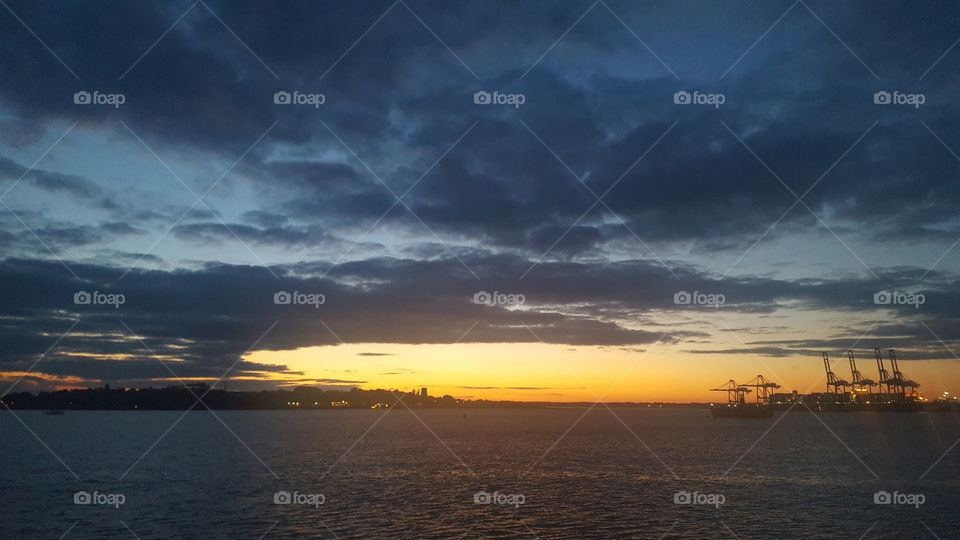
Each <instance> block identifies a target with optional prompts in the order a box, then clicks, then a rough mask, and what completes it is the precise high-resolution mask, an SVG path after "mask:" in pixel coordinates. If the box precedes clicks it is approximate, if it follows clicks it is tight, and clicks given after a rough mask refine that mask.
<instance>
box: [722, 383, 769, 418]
mask: <svg viewBox="0 0 960 540" xmlns="http://www.w3.org/2000/svg"><path fill="white" fill-rule="evenodd" d="M776 388H780V385H779V384H777V383H774V382H770V381H768V380H766V379H764V378H763V375H757V376H756V377H754V378H753V380H751V381H750V382H748V383H745V384H738V383H737V382H736V381H734V380H733V379H730V380H729V381H727V384H725V385H721V386H719V387H717V388H711V389H710V391H711V392H726V393H727V403H726V404H725V405H711V406H710V412H711V413H712V414H713V417H714V418H772V417H773V407H772V406H771V405H770V393H771V392H772V391H773V390H774V389H776ZM750 393H754V395H755V396H756V402H755V403H747V394H750Z"/></svg>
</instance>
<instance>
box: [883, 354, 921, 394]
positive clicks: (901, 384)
mask: <svg viewBox="0 0 960 540" xmlns="http://www.w3.org/2000/svg"><path fill="white" fill-rule="evenodd" d="M889 353H890V366H891V367H892V368H893V378H892V379H891V382H892V383H893V386H894V389H895V390H896V392H897V395H898V396H899V397H900V399H901V400H905V399H906V397H907V388H909V389H910V393H911V394H914V393H916V389H917V387H918V386H920V384H919V383H917V382H916V381H912V380H910V379H906V378H904V376H903V372H902V371H900V366H899V364H897V354H896V353H895V352H894V350H893V349H890V350H889Z"/></svg>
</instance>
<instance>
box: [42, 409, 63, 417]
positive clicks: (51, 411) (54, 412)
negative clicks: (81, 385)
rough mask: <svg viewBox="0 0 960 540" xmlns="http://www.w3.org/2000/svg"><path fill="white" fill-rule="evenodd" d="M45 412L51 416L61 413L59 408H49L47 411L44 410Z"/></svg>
mask: <svg viewBox="0 0 960 540" xmlns="http://www.w3.org/2000/svg"><path fill="white" fill-rule="evenodd" d="M46 414H48V415H51V416H56V415H61V414H63V411H61V410H60V409H50V410H49V411H47V412H46Z"/></svg>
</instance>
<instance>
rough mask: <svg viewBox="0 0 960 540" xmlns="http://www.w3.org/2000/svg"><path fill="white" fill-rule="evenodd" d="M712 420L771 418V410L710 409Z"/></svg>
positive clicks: (760, 408)
mask: <svg viewBox="0 0 960 540" xmlns="http://www.w3.org/2000/svg"><path fill="white" fill-rule="evenodd" d="M710 412H711V413H713V417H714V418H772V417H773V409H772V408H770V407H751V406H739V407H722V406H721V407H711V408H710Z"/></svg>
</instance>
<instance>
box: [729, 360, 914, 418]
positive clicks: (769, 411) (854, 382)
mask: <svg viewBox="0 0 960 540" xmlns="http://www.w3.org/2000/svg"><path fill="white" fill-rule="evenodd" d="M873 351H874V356H875V358H876V362H877V375H878V378H877V379H876V380H874V379H871V378H869V377H867V376H865V375H864V374H863V373H862V372H861V371H860V369H859V368H858V367H857V359H856V356H855V354H854V351H853V350H848V351H847V361H848V362H849V365H850V380H847V379H843V378H840V377H839V376H837V374H836V373H834V371H833V368H832V366H831V365H830V356H829V355H828V354H827V353H826V352H824V353H821V358H822V360H823V369H824V374H825V375H826V391H825V392H822V393H821V392H817V393H810V394H805V395H804V394H798V393H797V392H796V391H793V392H792V393H775V392H774V390H776V389H777V388H780V385H779V384H777V383H774V382H771V381H768V380H767V379H765V378H764V377H763V375H757V376H756V377H754V378H753V379H751V380H750V381H748V382H746V383H737V382H736V381H734V380H733V379H731V380H729V381H728V382H727V383H726V384H725V385H721V386H719V387H717V388H711V391H714V392H726V393H727V403H726V404H725V405H723V404H721V405H712V406H711V411H712V412H713V415H714V416H715V417H733V418H769V417H771V416H772V415H773V411H774V410H790V411H811V410H816V411H897V412H919V411H922V410H923V409H924V404H923V402H924V399H923V398H922V397H920V396H919V394H918V393H917V388H919V387H920V384H919V383H917V382H916V381H913V380H911V379H908V378H906V376H904V374H903V372H902V371H900V365H899V364H898V362H897V353H896V351H894V350H893V349H889V350H888V353H887V354H888V358H889V361H890V368H891V370H892V372H889V371H887V369H886V366H885V365H884V358H883V353H881V351H880V349H879V348H875V349H874V350H873ZM751 393H752V394H753V397H754V399H753V400H750V399H748V398H747V395H748V394H751ZM798 405H801V406H798Z"/></svg>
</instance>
